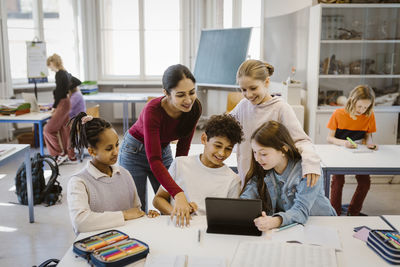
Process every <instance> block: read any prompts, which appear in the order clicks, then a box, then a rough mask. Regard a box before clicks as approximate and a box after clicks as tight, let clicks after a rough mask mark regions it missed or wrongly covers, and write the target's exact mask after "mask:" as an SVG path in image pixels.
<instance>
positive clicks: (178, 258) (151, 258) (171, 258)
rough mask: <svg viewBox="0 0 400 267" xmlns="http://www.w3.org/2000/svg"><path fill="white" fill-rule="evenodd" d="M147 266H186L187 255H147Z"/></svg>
mask: <svg viewBox="0 0 400 267" xmlns="http://www.w3.org/2000/svg"><path fill="white" fill-rule="evenodd" d="M144 266H145V267H185V255H169V254H159V255H152V254H151V253H150V254H149V255H148V256H147V257H146V263H145V265H144Z"/></svg>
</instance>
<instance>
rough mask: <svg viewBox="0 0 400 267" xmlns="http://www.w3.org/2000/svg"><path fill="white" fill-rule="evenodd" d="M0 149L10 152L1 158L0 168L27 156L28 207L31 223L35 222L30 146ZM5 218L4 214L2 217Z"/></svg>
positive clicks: (15, 145) (13, 146)
mask: <svg viewBox="0 0 400 267" xmlns="http://www.w3.org/2000/svg"><path fill="white" fill-rule="evenodd" d="M0 149H4V150H6V151H7V150H9V149H12V150H10V151H9V152H7V153H5V154H4V155H2V156H0V166H3V165H5V164H7V163H8V162H10V161H12V160H14V159H15V158H16V157H18V156H20V155H21V154H24V155H25V168H26V180H27V191H28V206H29V222H30V223H33V222H35V216H34V213H33V205H34V203H33V186H32V166H31V154H30V145H17V144H0ZM2 216H4V214H3V215H2Z"/></svg>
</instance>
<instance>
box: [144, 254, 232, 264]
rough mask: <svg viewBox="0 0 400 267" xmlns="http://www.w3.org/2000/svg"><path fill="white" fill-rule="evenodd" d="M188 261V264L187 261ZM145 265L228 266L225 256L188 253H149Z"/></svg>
mask: <svg viewBox="0 0 400 267" xmlns="http://www.w3.org/2000/svg"><path fill="white" fill-rule="evenodd" d="M186 262H187V265H185V263H186ZM144 266H145V267H204V266H207V267H226V262H225V259H224V258H220V257H203V256H190V255H189V256H187V255H168V254H159V255H152V254H149V255H148V256H147V258H146V263H145V265H144Z"/></svg>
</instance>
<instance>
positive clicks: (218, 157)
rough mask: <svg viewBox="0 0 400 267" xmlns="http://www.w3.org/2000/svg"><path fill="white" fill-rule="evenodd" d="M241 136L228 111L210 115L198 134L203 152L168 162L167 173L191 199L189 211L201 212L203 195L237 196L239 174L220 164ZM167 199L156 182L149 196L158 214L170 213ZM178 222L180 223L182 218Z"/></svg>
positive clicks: (202, 212)
mask: <svg viewBox="0 0 400 267" xmlns="http://www.w3.org/2000/svg"><path fill="white" fill-rule="evenodd" d="M242 137H243V132H242V128H241V126H240V124H239V123H238V122H237V121H236V120H235V118H233V117H232V116H231V115H215V116H212V117H211V118H210V119H209V120H208V121H207V123H206V125H205V132H204V133H203V134H202V135H201V143H202V144H203V145H204V152H203V153H202V154H200V155H195V156H184V157H177V158H175V160H174V161H173V162H172V165H171V167H170V168H169V173H170V174H171V177H172V178H173V179H174V181H175V182H176V183H177V184H178V185H179V186H180V187H181V188H182V189H183V191H184V192H185V195H186V198H187V199H188V200H190V201H192V202H191V203H190V205H191V206H192V211H196V210H197V213H198V214H199V215H205V198H206V197H228V198H237V197H239V192H240V178H239V176H238V175H237V174H236V173H234V172H233V171H232V170H231V169H230V168H229V167H228V166H226V165H225V164H224V160H225V159H227V158H228V157H229V156H230V155H231V153H232V149H233V146H234V145H235V144H237V143H240V142H241V141H242ZM169 201H170V194H169V193H168V192H167V191H166V190H165V189H164V188H163V187H162V186H160V188H159V189H158V191H157V194H156V196H155V197H154V200H153V205H154V207H155V208H157V209H158V210H160V211H161V213H162V214H171V212H172V209H173V207H172V205H171V204H170V202H169ZM197 207H198V209H197ZM177 223H178V224H179V222H177ZM180 224H181V225H183V221H182V222H181V223H180Z"/></svg>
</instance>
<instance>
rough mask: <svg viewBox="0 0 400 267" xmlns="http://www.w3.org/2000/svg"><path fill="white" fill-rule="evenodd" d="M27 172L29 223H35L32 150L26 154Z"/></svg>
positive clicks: (28, 150)
mask: <svg viewBox="0 0 400 267" xmlns="http://www.w3.org/2000/svg"><path fill="white" fill-rule="evenodd" d="M25 172H26V181H27V189H28V190H27V191H28V206H29V222H30V223H34V222H35V217H34V214H33V204H34V203H33V186H32V166H31V153H30V149H29V148H28V149H27V152H25Z"/></svg>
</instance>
